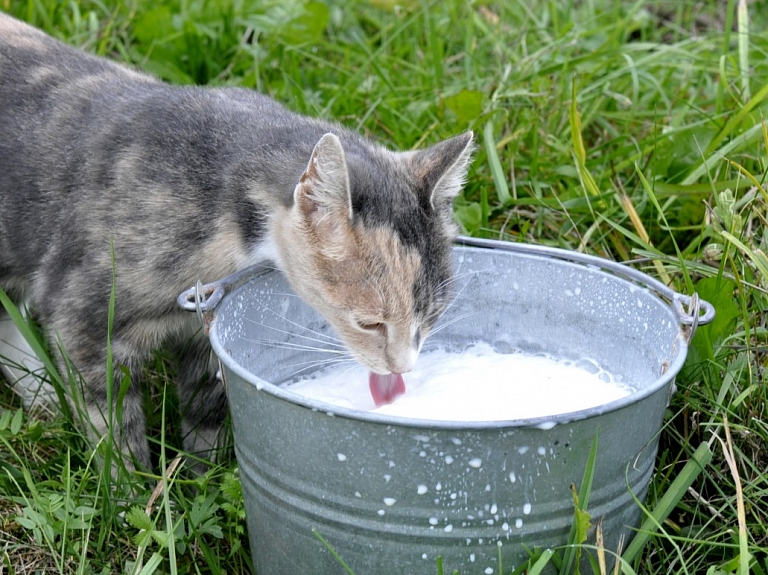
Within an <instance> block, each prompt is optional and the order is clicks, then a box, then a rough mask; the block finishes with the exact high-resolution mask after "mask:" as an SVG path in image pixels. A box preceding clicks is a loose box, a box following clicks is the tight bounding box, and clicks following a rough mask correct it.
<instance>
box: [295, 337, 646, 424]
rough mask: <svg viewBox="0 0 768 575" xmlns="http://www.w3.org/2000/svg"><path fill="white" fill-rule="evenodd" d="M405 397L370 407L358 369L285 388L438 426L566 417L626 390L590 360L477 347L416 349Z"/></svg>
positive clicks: (329, 372)
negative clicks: (438, 423)
mask: <svg viewBox="0 0 768 575" xmlns="http://www.w3.org/2000/svg"><path fill="white" fill-rule="evenodd" d="M404 377H405V384H406V393H405V395H402V396H400V397H398V398H397V399H396V400H395V401H394V402H393V403H391V404H389V405H383V406H381V407H378V408H377V407H376V406H375V405H374V403H373V399H372V398H371V395H370V393H369V390H368V385H367V382H368V370H367V369H366V368H365V367H363V366H362V365H355V366H354V367H349V366H337V367H334V368H329V369H326V370H322V371H319V372H317V373H316V374H313V376H312V377H310V378H308V379H304V380H302V381H299V382H296V383H293V384H290V385H288V386H287V389H289V390H290V391H293V392H296V393H299V394H301V395H304V396H306V397H309V398H312V399H315V400H318V401H322V402H325V403H330V404H333V405H336V406H339V407H346V408H350V409H357V410H362V411H372V412H374V413H381V414H386V415H392V416H397V417H411V418H416V419H434V420H445V421H503V420H511V419H529V418H533V417H547V416H552V415H557V414H561V413H569V412H573V411H579V410H581V409H587V408H590V407H595V406H597V405H603V404H606V403H610V402H612V401H615V400H617V399H620V398H622V397H625V396H627V395H629V394H630V393H631V390H629V389H627V388H625V387H622V386H621V385H619V384H617V383H616V382H615V381H614V379H613V377H612V376H611V375H610V374H609V373H608V372H606V371H604V370H602V369H601V368H600V367H599V366H598V365H597V364H595V363H594V362H593V361H590V360H579V361H576V362H572V361H560V360H557V359H554V358H552V357H549V356H545V355H528V354H524V353H498V352H496V351H495V350H494V349H493V348H492V347H491V346H490V345H489V344H487V343H477V344H474V345H472V346H470V347H468V348H467V349H466V350H464V351H463V352H460V353H454V352H448V351H445V350H435V351H431V352H422V354H421V355H420V357H419V360H418V361H417V363H416V367H415V368H414V369H413V371H411V372H409V373H407V374H404Z"/></svg>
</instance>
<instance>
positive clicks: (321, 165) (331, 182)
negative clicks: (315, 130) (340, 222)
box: [293, 132, 352, 221]
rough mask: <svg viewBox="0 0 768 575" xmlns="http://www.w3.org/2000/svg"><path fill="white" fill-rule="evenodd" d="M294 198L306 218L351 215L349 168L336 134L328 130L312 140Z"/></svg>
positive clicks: (310, 219)
mask: <svg viewBox="0 0 768 575" xmlns="http://www.w3.org/2000/svg"><path fill="white" fill-rule="evenodd" d="M293 199H294V202H295V205H296V207H297V208H298V210H299V212H300V214H301V216H302V217H303V218H305V219H306V220H308V221H318V220H320V219H323V218H325V217H327V216H329V215H333V216H335V217H340V218H344V217H345V216H346V218H347V219H348V220H351V219H352V198H351V195H350V188H349V171H348V170H347V160H346V158H345V157H344V148H342V147H341V141H340V140H339V138H338V136H336V135H335V134H331V133H330V132H329V133H327V134H325V135H324V136H323V137H322V138H320V141H319V142H317V144H315V149H314V150H313V151H312V156H311V157H310V158H309V163H308V164H307V169H306V170H305V171H304V174H303V175H302V176H301V179H300V180H299V183H298V184H297V185H296V189H295V190H294V192H293Z"/></svg>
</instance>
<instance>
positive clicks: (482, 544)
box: [210, 241, 711, 575]
mask: <svg viewBox="0 0 768 575" xmlns="http://www.w3.org/2000/svg"><path fill="white" fill-rule="evenodd" d="M468 243H469V242H468ZM481 243H482V245H483V247H469V246H463V247H457V248H455V251H454V259H455V265H456V271H457V275H456V278H457V280H456V291H457V294H458V295H457V298H456V301H455V303H454V304H453V305H452V306H451V308H450V309H449V310H448V311H447V312H446V314H445V316H444V318H443V319H442V321H441V324H442V325H444V326H445V327H444V328H443V329H440V330H439V331H436V334H435V335H434V336H432V337H431V338H430V339H429V340H428V341H427V343H426V344H425V349H426V348H429V347H434V346H437V345H439V346H443V347H448V348H455V349H460V348H462V347H463V346H465V345H467V344H469V343H472V342H476V341H479V340H483V341H487V342H489V343H491V344H493V345H494V347H496V348H497V350H522V351H526V352H531V353H536V352H547V353H551V354H553V355H558V356H565V357H571V358H573V359H578V358H583V357H589V358H592V359H593V360H596V361H597V362H598V363H599V364H601V365H602V366H603V367H604V368H605V369H607V370H608V371H610V372H612V373H613V374H614V376H615V377H617V378H619V379H620V380H622V381H623V382H624V383H625V384H627V385H630V386H631V387H632V388H633V389H635V390H636V391H635V392H634V393H633V394H631V395H630V396H629V397H627V398H624V399H621V400H618V401H615V402H612V403H609V404H606V405H603V406H599V407H596V408H592V409H588V410H583V411H578V412H573V413H569V414H561V415H557V416H553V417H546V418H533V419H526V420H511V421H495V422H448V421H431V420H420V419H406V418H393V417H389V416H382V415H378V414H373V413H368V412H359V411H354V410H349V409H343V408H337V407H331V406H328V405H326V404H322V403H319V402H315V401H313V400H309V399H306V398H303V397H301V396H298V395H296V394H294V393H292V392H291V391H290V388H285V387H280V384H285V383H286V382H290V381H292V380H295V379H296V378H299V377H301V376H303V375H306V374H307V373H309V372H311V371H312V370H313V369H314V368H316V367H318V366H319V365H321V364H322V362H323V360H325V359H327V358H328V354H327V353H324V352H323V351H322V349H320V348H322V347H324V343H323V342H328V344H327V346H328V347H330V346H331V343H332V342H333V341H334V340H333V337H334V336H333V333H332V331H331V329H330V327H329V326H328V324H327V322H326V321H325V320H324V319H323V318H322V317H320V316H319V315H318V314H316V313H315V312H314V311H313V310H311V309H310V308H309V307H308V306H306V305H305V304H304V303H303V302H302V301H301V300H300V299H299V298H298V297H297V296H295V295H294V294H293V292H292V291H291V290H290V288H289V287H288V285H287V282H286V280H285V279H284V278H283V277H282V276H281V275H280V274H278V273H275V272H271V273H264V274H260V275H259V276H258V277H256V278H254V279H252V280H250V281H248V282H247V283H245V284H243V285H242V286H241V287H239V288H238V289H235V290H234V291H232V292H231V293H230V294H228V295H227V296H226V297H224V299H223V301H222V302H221V304H220V305H219V307H218V308H217V310H216V312H215V316H216V317H215V320H214V321H213V324H212V327H211V331H210V337H211V343H212V345H213V348H214V351H215V352H216V354H217V355H218V357H219V358H220V361H221V364H222V368H223V376H224V379H225V381H226V383H227V389H228V394H229V400H230V410H231V413H232V422H233V427H234V432H235V444H236V451H237V456H238V461H239V463H240V467H241V475H242V480H243V490H244V494H245V500H246V510H247V516H248V525H249V533H250V537H251V546H252V551H253V556H254V564H255V566H256V569H257V573H259V575H284V574H288V573H312V574H318V575H319V574H326V573H327V574H331V573H333V574H335V573H346V571H345V569H344V568H343V567H342V566H341V565H340V564H339V563H338V562H337V560H336V559H334V557H333V556H332V554H331V553H330V552H329V551H328V550H327V548H326V547H325V546H324V545H323V544H322V543H321V541H320V539H319V538H318V537H317V536H316V535H315V533H318V534H320V535H321V536H322V537H323V538H324V539H325V540H326V541H327V542H328V543H329V544H330V545H331V546H332V547H333V548H334V549H335V550H336V552H338V554H339V555H340V556H341V557H342V558H343V560H344V561H345V562H346V563H347V564H348V565H349V567H350V568H351V569H352V571H354V572H355V573H357V574H358V575H363V574H364V575H372V574H376V573H382V574H384V573H386V574H391V573H408V574H418V573H425V574H434V573H436V572H437V571H436V559H437V557H438V556H442V557H443V562H444V570H445V572H452V571H453V570H454V569H458V570H459V571H460V572H461V573H462V574H465V573H494V574H496V573H498V572H499V557H502V558H503V564H504V571H505V572H507V571H509V570H511V569H512V568H513V567H514V566H515V565H517V564H518V563H520V562H521V561H523V560H524V559H525V557H527V551H526V547H528V548H533V547H542V548H544V547H554V546H558V545H563V544H564V543H565V541H566V539H567V535H568V531H569V529H570V524H571V520H572V517H573V503H572V499H571V491H570V485H571V484H572V483H574V484H577V485H578V484H579V483H580V482H581V479H582V475H583V473H584V467H585V463H586V459H587V455H588V452H589V449H590V446H591V445H592V441H593V440H594V438H595V436H596V434H598V432H599V447H598V457H597V461H596V468H595V477H594V481H593V485H592V492H591V493H592V495H591V498H590V503H589V512H590V513H591V514H592V517H593V524H594V523H596V522H597V519H598V518H600V517H603V530H604V533H605V535H606V537H605V538H606V543H607V546H608V547H609V548H614V549H615V548H616V546H617V544H618V539H619V537H621V536H622V535H623V536H630V535H631V527H632V526H635V525H636V524H637V523H638V520H639V518H640V514H641V513H640V509H639V507H638V506H637V505H636V504H635V502H634V500H633V496H636V497H638V498H639V499H640V500H643V499H644V497H645V494H646V491H647V488H648V483H649V481H650V477H651V474H652V472H653V463H654V459H655V455H656V451H657V443H658V433H659V430H660V428H661V424H662V419H663V414H664V410H665V408H666V406H667V403H668V399H669V395H670V393H671V389H672V382H673V379H674V376H675V375H676V374H677V373H678V371H679V370H680V368H681V367H682V364H683V361H684V360H685V355H686V353H687V333H686V332H687V331H688V328H687V327H686V328H685V329H683V328H682V327H681V325H680V324H681V323H683V322H684V321H685V320H684V319H681V316H680V315H679V311H676V308H675V307H674V302H675V301H680V302H681V303H684V304H685V305H690V300H688V299H685V298H684V297H683V296H679V294H674V292H670V291H669V290H668V288H666V286H663V284H662V285H657V284H658V282H656V281H655V280H652V278H649V277H648V276H645V275H644V274H642V273H640V272H637V271H635V270H631V272H630V273H627V272H626V270H627V269H628V268H625V267H624V266H620V265H619V264H614V263H612V262H608V264H610V266H609V267H610V268H613V267H614V266H619V267H618V268H617V269H609V270H608V271H610V273H608V271H606V266H605V264H606V262H604V261H603V260H599V259H598V258H592V257H590V256H582V255H579V254H576V255H578V256H579V257H578V258H574V257H573V256H574V254H570V253H569V252H562V251H560V250H552V249H550V248H546V249H545V251H542V250H540V249H538V248H537V249H530V250H529V249H525V250H519V249H516V250H510V249H508V247H509V246H512V245H515V244H502V243H500V242H486V241H483V242H481ZM528 247H529V248H530V247H531V246H528ZM489 248H493V249H489ZM576 259H578V262H577V261H574V260H576ZM662 288H663V289H662ZM660 296H662V297H660ZM678 296H679V297H678ZM700 306H701V309H703V310H704V312H705V315H704V316H703V317H700V318H699V323H705V322H706V321H709V320H710V319H711V317H709V316H710V315H711V313H710V310H711V306H709V304H707V303H706V302H700ZM692 311H694V310H692ZM683 317H685V316H683ZM694 321H695V319H693V318H692V319H691V323H693V322H694ZM500 376H501V377H509V379H510V384H515V383H517V384H521V382H515V380H514V374H500ZM406 378H407V376H406ZM365 384H366V382H361V385H365ZM522 384H523V385H524V382H523V383H522ZM468 385H471V382H468ZM531 393H536V390H531Z"/></svg>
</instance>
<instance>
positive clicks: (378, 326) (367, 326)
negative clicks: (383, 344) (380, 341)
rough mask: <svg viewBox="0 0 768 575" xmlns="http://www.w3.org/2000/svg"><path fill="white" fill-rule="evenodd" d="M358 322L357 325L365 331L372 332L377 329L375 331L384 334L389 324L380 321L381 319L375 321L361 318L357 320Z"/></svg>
mask: <svg viewBox="0 0 768 575" xmlns="http://www.w3.org/2000/svg"><path fill="white" fill-rule="evenodd" d="M356 323H357V327H359V328H360V329H362V330H363V331H370V332H374V331H375V332H379V333H381V334H384V333H385V331H386V329H387V326H386V325H385V324H384V323H382V322H380V321H376V322H374V321H361V320H357V322H356Z"/></svg>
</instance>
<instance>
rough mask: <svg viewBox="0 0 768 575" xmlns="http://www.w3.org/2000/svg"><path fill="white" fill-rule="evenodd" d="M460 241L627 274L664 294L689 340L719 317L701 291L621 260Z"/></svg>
mask: <svg viewBox="0 0 768 575" xmlns="http://www.w3.org/2000/svg"><path fill="white" fill-rule="evenodd" d="M456 243H458V244H459V245H465V246H473V247H479V248H491V249H496V250H505V251H510V252H517V253H522V254H531V255H538V256H544V257H549V258H553V259H558V260H565V261H570V262H574V263H578V264H582V265H586V266H593V267H597V268H599V269H602V270H605V271H609V272H611V273H613V274H614V275H617V276H619V277H623V278H624V279H628V280H631V281H633V282H635V283H637V284H639V285H642V286H645V287H647V288H648V289H650V290H653V291H654V292H656V293H657V294H658V295H660V296H662V297H663V298H665V299H666V300H668V301H669V302H670V303H671V305H672V309H673V311H674V312H675V315H676V316H677V320H678V321H679V322H680V323H681V324H682V325H684V326H689V335H688V338H689V341H690V339H691V338H693V334H694V333H695V332H696V328H697V327H698V326H700V325H704V324H707V323H709V322H711V321H712V320H713V319H715V307H714V306H713V305H712V304H711V303H709V302H708V301H705V300H703V299H701V298H700V297H699V296H698V294H696V293H694V294H693V295H691V296H687V295H684V294H681V293H678V292H676V291H675V290H673V289H672V288H670V287H669V286H667V285H666V284H664V283H662V282H660V281H659V280H657V279H655V278H652V277H651V276H649V275H648V274H645V273H643V272H641V271H639V270H636V269H635V268H631V267H629V266H627V265H625V264H620V263H618V262H614V261H611V260H606V259H604V258H599V257H597V256H591V255H587V254H582V253H579V252H573V251H568V250H563V249H560V248H551V247H549V246H537V245H532V244H518V243H513V242H503V241H499V240H488V239H482V238H470V237H467V236H459V237H458V238H457V239H456ZM702 312H703V313H702Z"/></svg>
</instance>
